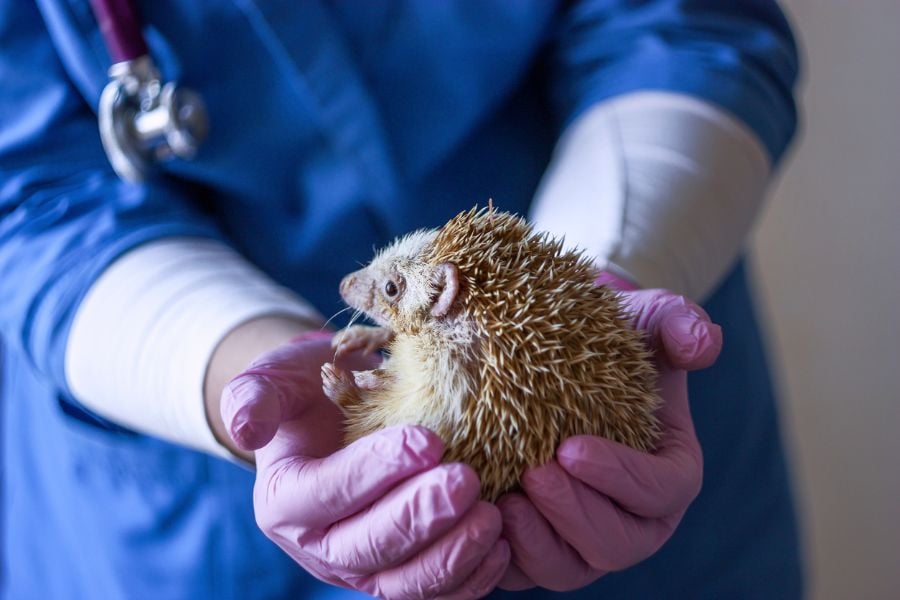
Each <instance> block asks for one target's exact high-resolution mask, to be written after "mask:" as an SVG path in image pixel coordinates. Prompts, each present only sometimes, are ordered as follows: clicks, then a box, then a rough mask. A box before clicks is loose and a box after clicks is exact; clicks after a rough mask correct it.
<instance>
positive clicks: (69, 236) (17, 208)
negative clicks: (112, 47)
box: [0, 0, 218, 391]
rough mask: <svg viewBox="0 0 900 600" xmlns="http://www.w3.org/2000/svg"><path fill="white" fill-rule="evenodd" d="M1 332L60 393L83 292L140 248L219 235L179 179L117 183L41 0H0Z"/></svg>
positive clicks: (89, 111) (95, 123) (95, 122)
mask: <svg viewBox="0 0 900 600" xmlns="http://www.w3.org/2000/svg"><path fill="white" fill-rule="evenodd" d="M0 81H2V82H3V85H2V86H0V333H2V337H3V339H4V340H5V341H6V342H7V343H8V344H9V345H10V346H12V347H13V348H16V349H18V350H19V351H22V352H24V353H25V354H26V355H27V356H28V357H29V359H30V360H31V362H32V363H33V365H34V366H35V368H37V369H38V370H39V371H40V372H41V373H43V374H44V375H45V376H46V377H48V378H49V379H50V381H51V382H52V384H53V385H55V386H56V387H57V389H59V390H61V391H65V390H66V386H65V377H64V354H65V344H66V339H67V335H68V331H69V327H70V324H71V321H72V318H73V316H74V313H75V311H76V309H77V307H78V304H79V302H80V300H81V298H82V297H83V296H84V294H85V292H86V291H87V290H88V288H89V287H90V285H91V283H92V282H93V281H94V280H95V279H96V278H97V277H98V276H99V274H100V273H101V272H102V271H103V270H104V268H105V267H106V266H107V265H108V264H109V263H110V262H111V261H113V260H114V259H115V258H117V257H118V256H119V255H121V254H122V253H124V252H126V251H128V250H129V249H131V248H133V247H134V246H136V245H138V244H141V243H144V242H147V241H150V240H153V239H157V238H161V237H167V236H203V237H217V236H218V233H217V230H216V229H215V228H214V227H213V226H212V224H211V223H210V221H209V219H208V218H207V217H205V216H204V215H202V214H201V213H200V212H199V211H198V210H197V209H196V208H194V207H193V206H192V204H191V202H190V201H189V200H188V198H189V190H188V189H187V188H186V187H184V186H182V185H181V184H179V183H177V182H175V181H168V182H165V183H163V182H159V183H154V184H152V185H131V184H125V183H122V182H121V181H119V180H118V178H117V177H116V176H115V174H114V173H113V172H112V170H111V168H110V167H109V164H108V162H107V160H106V156H105V154H104V153H103V149H102V146H101V143H100V139H99V134H98V130H97V121H96V117H95V115H94V113H93V111H92V110H91V108H90V107H89V106H88V105H87V103H86V102H85V101H84V99H83V98H82V97H81V95H80V94H79V93H78V92H77V91H76V89H75V88H74V86H73V85H72V83H71V82H70V81H69V79H68V78H67V76H66V73H65V71H64V69H63V67H62V66H61V64H60V62H59V60H58V58H57V55H56V52H55V50H54V47H53V44H52V43H51V41H50V37H49V36H48V32H47V29H46V28H45V26H44V23H43V21H42V19H41V16H40V13H39V12H38V11H37V9H36V8H35V4H34V3H32V2H23V1H22V0H0Z"/></svg>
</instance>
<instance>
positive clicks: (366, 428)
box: [322, 205, 659, 501]
mask: <svg viewBox="0 0 900 600" xmlns="http://www.w3.org/2000/svg"><path fill="white" fill-rule="evenodd" d="M597 276H598V271H597V269H596V268H595V266H594V264H593V263H592V261H591V260H590V259H588V258H587V257H586V256H585V255H584V253H583V252H580V251H577V250H572V249H564V247H563V240H562V239H559V238H554V237H552V236H551V235H549V234H547V233H539V232H535V231H534V230H533V228H532V227H531V226H530V225H529V224H528V223H527V222H526V221H525V220H524V219H522V218H521V217H518V216H516V215H514V214H511V213H506V212H501V211H499V210H497V209H495V208H494V207H493V206H492V205H489V207H487V208H482V209H478V208H477V207H476V208H473V209H471V210H469V211H466V212H462V213H460V214H458V215H457V216H456V217H454V218H453V219H451V220H450V221H449V222H448V223H447V224H446V225H444V226H443V227H441V228H440V229H434V230H420V231H416V232H414V233H411V234H409V235H406V236H405V237H402V238H400V239H398V240H397V241H395V242H394V243H393V244H391V245H390V246H388V247H386V248H384V249H383V250H381V251H380V252H379V253H378V254H377V255H376V256H375V258H374V259H373V260H372V262H371V263H370V264H369V265H368V266H366V267H365V268H363V269H361V270H359V271H356V272H354V273H351V274H350V275H347V276H346V277H345V278H344V279H343V280H342V282H341V285H340V293H341V296H342V298H343V300H344V301H345V302H346V303H347V304H348V306H349V307H351V308H354V309H356V310H357V311H358V313H357V315H356V316H358V315H359V314H365V315H366V316H368V317H369V319H371V320H372V321H373V322H374V323H376V326H366V325H353V320H355V319H351V324H350V325H349V326H348V327H347V328H345V329H344V330H342V331H341V332H338V334H337V335H335V337H334V341H333V345H334V347H335V356H336V357H338V356H341V355H344V354H346V353H348V352H351V351H354V350H360V349H367V350H369V351H374V350H377V349H383V350H384V351H385V353H386V356H387V358H386V359H385V361H384V362H383V363H382V364H381V365H380V367H379V368H377V369H374V370H371V371H362V372H347V371H342V370H340V369H339V368H337V367H336V366H335V365H334V364H333V363H326V364H325V365H324V366H323V367H322V382H323V390H324V392H325V394H326V395H327V396H328V397H329V398H330V399H331V400H333V401H334V402H335V403H337V404H338V405H339V406H340V407H341V408H342V409H343V410H344V413H345V416H346V429H345V442H346V443H351V442H353V441H354V440H356V439H358V438H360V437H362V436H364V435H367V434H369V433H372V432H374V431H376V430H379V429H382V428H384V427H388V426H391V425H401V424H419V425H423V426H425V427H428V428H429V429H431V430H432V431H434V432H435V433H437V434H438V435H439V436H440V437H441V439H442V440H443V441H444V444H445V453H444V457H443V459H444V460H445V461H448V462H451V461H453V462H455V461H461V462H463V463H466V464H468V465H469V466H470V467H472V468H473V469H474V470H475V472H476V473H477V474H478V476H479V477H480V479H481V484H482V487H481V490H482V497H483V498H484V499H486V500H489V501H493V500H495V499H496V498H498V497H499V496H500V495H501V494H503V493H505V492H507V491H511V490H514V489H517V488H518V481H519V478H520V476H521V475H522V473H523V472H524V470H525V469H527V468H528V467H532V466H537V465H541V464H544V463H546V462H547V461H549V460H550V459H551V458H553V456H554V454H555V452H556V448H557V446H558V445H559V443H560V441H562V440H563V439H565V438H567V437H569V436H573V435H580V434H590V435H598V436H602V437H605V438H608V439H610V440H613V441H616V442H620V443H622V444H627V445H628V446H631V447H633V448H636V449H639V450H645V451H649V450H652V449H653V446H654V444H655V442H656V441H657V439H658V436H659V424H658V421H657V419H656V417H655V416H654V412H655V410H656V408H657V407H658V404H659V399H658V395H657V392H656V389H655V382H656V370H655V367H654V365H653V362H652V360H651V359H652V356H651V353H650V351H649V350H648V348H647V346H646V344H645V340H644V338H643V335H642V334H641V333H640V332H639V331H636V330H635V329H633V328H632V327H631V325H630V320H629V319H628V317H627V315H626V313H625V310H624V307H623V306H622V304H621V301H620V299H619V296H618V294H617V293H616V292H614V291H612V290H610V289H609V288H606V287H604V286H598V285H596V283H595V282H596V279H597Z"/></svg>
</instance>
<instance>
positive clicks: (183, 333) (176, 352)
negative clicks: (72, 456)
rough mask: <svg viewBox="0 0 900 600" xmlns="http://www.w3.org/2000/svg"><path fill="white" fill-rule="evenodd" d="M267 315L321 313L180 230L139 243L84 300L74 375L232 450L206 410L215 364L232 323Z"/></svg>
mask: <svg viewBox="0 0 900 600" xmlns="http://www.w3.org/2000/svg"><path fill="white" fill-rule="evenodd" d="M265 315H292V316H296V317H298V318H300V319H303V320H308V321H310V324H311V325H313V324H315V325H318V324H320V323H321V321H322V319H321V317H320V316H319V315H318V314H317V313H316V311H315V310H314V309H313V308H312V307H311V306H309V305H308V304H306V303H305V302H303V301H302V300H300V299H299V298H297V296H295V295H294V294H293V293H291V292H290V291H288V290H286V289H284V288H281V287H279V286H277V285H275V284H274V283H272V282H271V280H270V279H269V278H268V277H266V276H265V275H264V274H263V273H262V272H260V271H259V270H258V269H257V268H255V267H254V266H253V265H251V264H249V263H248V262H247V261H245V260H244V259H243V258H241V257H240V256H239V255H238V254H237V253H235V252H234V251H232V250H231V249H229V248H227V247H226V246H224V245H222V244H221V243H218V242H214V241H211V240H202V239H188V238H171V239H165V240H161V241H156V242H151V243H148V244H145V245H143V246H139V247H137V248H135V249H134V250H132V251H130V252H128V253H127V254H125V255H123V256H122V257H121V258H119V259H118V260H116V261H115V262H114V263H112V264H111V265H110V266H109V267H108V268H107V269H106V270H105V271H104V273H103V274H102V275H101V276H100V278H99V279H98V280H97V281H96V282H94V284H93V285H92V286H91V288H90V290H89V291H88V294H87V295H86V297H85V298H84V300H83V301H82V302H81V305H80V306H79V308H78V311H77V313H76V315H75V319H74V322H73V325H72V329H71V332H70V334H69V339H68V342H67V346H66V357H65V369H66V380H67V383H68V385H69V388H70V390H71V392H72V394H73V395H74V396H75V398H76V399H77V400H78V401H79V402H81V403H82V404H84V406H86V407H87V408H89V409H91V410H93V411H95V412H96V413H97V414H99V415H102V416H104V417H106V418H108V419H110V420H112V421H115V422H117V423H120V424H122V425H124V426H126V427H129V428H132V429H134V430H136V431H140V432H143V433H147V434H150V435H154V436H156V437H160V438H163V439H166V440H169V441H172V442H175V443H178V444H181V445H184V446H189V447H192V448H196V449H198V450H203V451H205V452H209V453H212V454H217V455H219V456H223V457H227V458H232V459H233V456H232V455H231V453H230V452H229V451H228V450H227V449H225V448H224V447H223V446H221V445H220V444H219V443H218V442H217V441H216V439H215V437H214V436H213V434H212V431H211V430H210V427H209V424H208V422H207V420H206V412H205V405H204V398H203V384H204V379H205V375H206V368H207V365H208V363H209V360H210V357H211V356H212V354H213V351H214V350H215V348H216V346H217V345H218V343H219V342H220V341H221V340H222V338H223V337H224V336H225V335H226V334H227V333H228V332H229V331H231V330H232V329H233V328H234V327H236V326H238V325H240V324H241V323H243V322H246V321H248V320H250V319H253V318H256V317H261V316H265Z"/></svg>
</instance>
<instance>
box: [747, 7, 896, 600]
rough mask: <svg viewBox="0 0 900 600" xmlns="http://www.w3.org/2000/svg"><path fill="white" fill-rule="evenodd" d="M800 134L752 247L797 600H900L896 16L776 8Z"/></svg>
mask: <svg viewBox="0 0 900 600" xmlns="http://www.w3.org/2000/svg"><path fill="white" fill-rule="evenodd" d="M781 1H782V4H783V5H784V7H785V9H786V11H787V12H788V13H789V16H790V17H792V21H793V24H794V27H795V28H796V30H797V32H798V35H799V37H800V42H801V45H802V48H803V54H804V57H805V60H804V62H805V65H804V78H803V81H802V82H801V91H802V93H801V102H802V106H803V109H802V113H803V114H802V122H803V125H802V131H801V133H800V136H799V138H798V139H797V142H796V143H795V145H794V148H793V152H792V153H791V155H790V156H788V158H787V160H786V162H785V163H784V165H783V167H782V174H781V176H780V178H779V180H778V181H777V182H776V186H775V189H774V190H773V193H772V195H771V197H770V200H769V204H768V205H767V209H766V211H765V213H764V215H763V219H762V222H761V223H760V224H759V227H758V229H757V232H756V235H755V239H754V242H753V255H754V260H753V263H754V270H755V274H756V291H757V297H758V299H759V301H760V302H759V305H760V309H761V312H762V316H763V317H764V322H765V323H766V329H767V333H768V340H769V347H770V350H771V352H772V354H771V356H772V362H773V363H774V364H773V367H775V370H776V375H777V381H778V384H779V387H780V392H781V399H782V405H783V410H782V414H783V422H784V427H785V437H786V438H787V443H788V445H789V447H790V448H791V450H792V454H793V472H794V475H795V480H796V481H797V483H798V493H799V501H800V504H801V506H800V508H801V513H802V516H803V519H804V525H805V534H806V540H807V550H808V556H809V574H810V583H811V588H810V594H809V597H810V598H814V599H821V600H832V599H833V600H837V599H846V598H865V599H885V600H887V599H896V598H900V391H898V385H897V381H898V378H900V377H898V375H900V1H898V0H857V1H853V2H847V1H845V0H781Z"/></svg>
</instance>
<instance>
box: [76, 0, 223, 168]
mask: <svg viewBox="0 0 900 600" xmlns="http://www.w3.org/2000/svg"><path fill="white" fill-rule="evenodd" d="M91 8H92V9H93V11H94V16H95V17H96V19H97V23H98V24H99V25H100V31H101V33H102V34H103V41H104V42H105V44H106V49H107V50H108V51H109V55H110V57H111V58H112V63H113V64H112V66H111V67H110V68H109V83H107V84H106V87H104V88H103V93H102V94H101V95H100V105H99V107H98V111H97V112H98V119H99V121H100V139H101V141H102V142H103V149H104V150H105V151H106V156H107V157H108V158H109V162H110V163H111V164H112V167H113V169H114V170H115V172H116V174H118V176H119V177H121V178H122V179H123V180H125V181H131V182H140V181H144V180H146V179H147V178H149V177H150V176H151V175H152V174H153V172H154V168H155V167H156V164H157V163H158V162H159V161H163V160H168V159H171V158H175V157H178V158H184V159H190V158H193V156H194V154H196V152H197V148H198V146H199V145H200V143H201V142H202V141H203V139H204V138H205V137H206V132H207V129H208V126H209V123H208V120H207V116H206V108H205V107H204V105H203V101H202V99H201V98H200V96H199V95H198V94H197V93H196V92H193V91H191V90H189V89H185V88H183V87H179V86H178V85H177V84H175V83H174V82H171V81H170V82H168V83H164V82H163V81H162V80H161V79H160V74H159V71H158V70H157V68H156V65H155V64H154V62H153V59H152V58H151V57H150V54H149V50H148V49H147V42H146V41H145V40H144V36H143V34H142V33H141V27H140V22H139V19H138V14H137V11H136V10H135V7H134V4H133V2H132V0H91Z"/></svg>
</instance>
